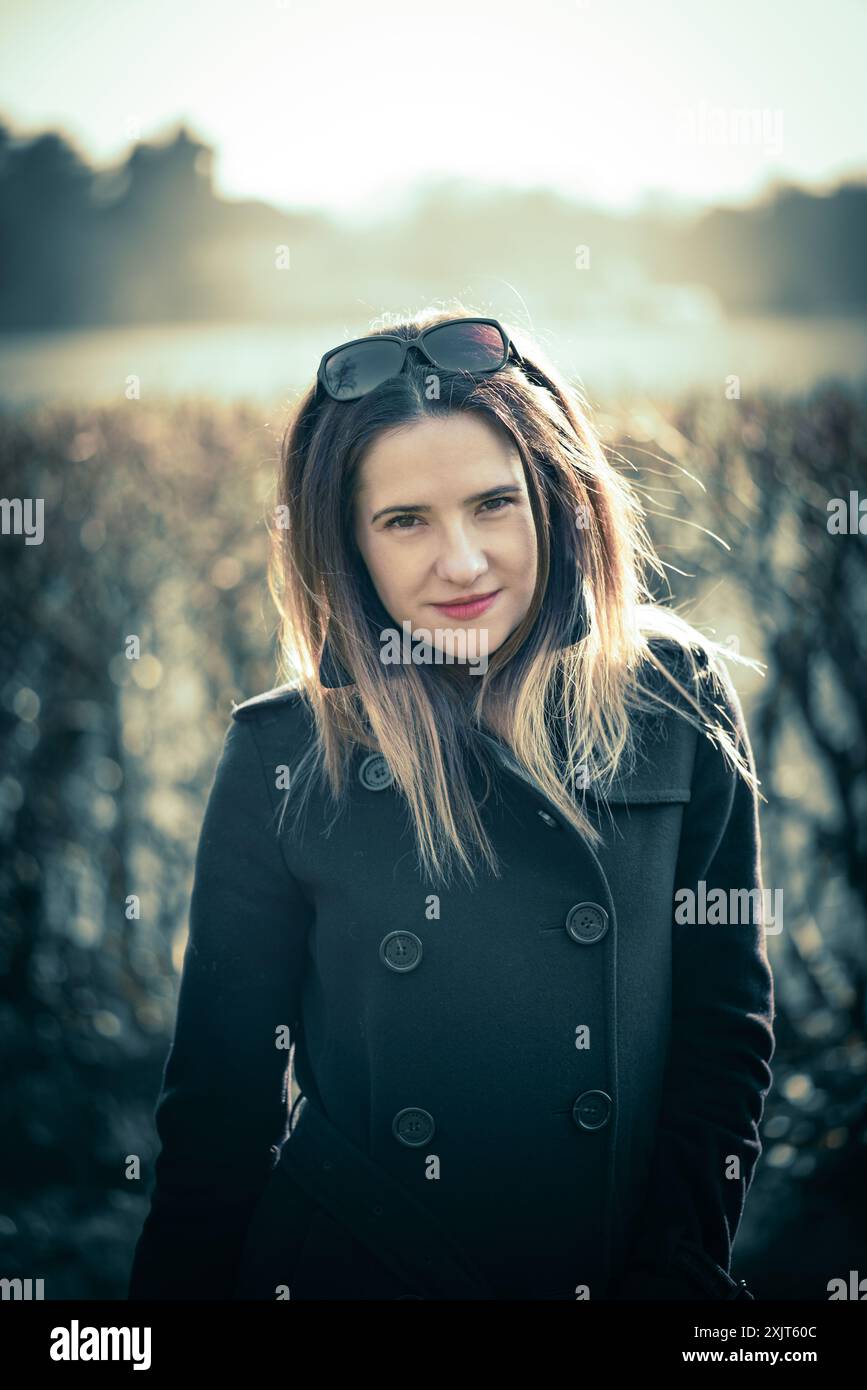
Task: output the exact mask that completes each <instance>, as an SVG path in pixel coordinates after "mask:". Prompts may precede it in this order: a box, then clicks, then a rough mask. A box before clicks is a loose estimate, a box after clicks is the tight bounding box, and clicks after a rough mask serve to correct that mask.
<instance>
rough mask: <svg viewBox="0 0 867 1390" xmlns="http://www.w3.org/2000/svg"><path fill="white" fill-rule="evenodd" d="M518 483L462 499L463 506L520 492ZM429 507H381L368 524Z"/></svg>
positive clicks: (408, 504)
mask: <svg viewBox="0 0 867 1390" xmlns="http://www.w3.org/2000/svg"><path fill="white" fill-rule="evenodd" d="M520 491H521V484H520V483H504V484H503V485H502V486H501V487H489V488H486V489H485V491H484V492H474V493H473V495H472V497H465V498H464V506H466V504H467V503H468V502H484V501H486V500H487V498H489V497H502V495H503V494H504V493H506V492H520ZM429 511H431V507H430V505H429V504H428V503H426V502H406V503H404V504H403V506H400V507H382V508H381V510H380V511H378V512H374V514H373V516H372V517H371V518H370V524H371V526H372V525H373V523H374V521H378V520H379V518H380V517H381V516H387V515H388V514H389V512H429Z"/></svg>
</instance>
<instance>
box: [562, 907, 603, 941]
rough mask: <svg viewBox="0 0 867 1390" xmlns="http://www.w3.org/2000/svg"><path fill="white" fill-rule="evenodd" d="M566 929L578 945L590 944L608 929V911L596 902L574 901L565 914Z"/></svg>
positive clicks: (598, 939)
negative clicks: (573, 904)
mask: <svg viewBox="0 0 867 1390" xmlns="http://www.w3.org/2000/svg"><path fill="white" fill-rule="evenodd" d="M566 930H567V932H568V933H569V935H570V936H571V938H572V940H573V941H577V942H578V943H579V945H581V946H592V945H593V944H594V942H596V941H601V940H602V938H603V936H604V935H605V933H606V932H607V930H608V913H607V912H606V911H605V908H604V907H600V906H599V904H598V903H576V904H575V906H574V907H570V909H569V912H568V914H567V916H566Z"/></svg>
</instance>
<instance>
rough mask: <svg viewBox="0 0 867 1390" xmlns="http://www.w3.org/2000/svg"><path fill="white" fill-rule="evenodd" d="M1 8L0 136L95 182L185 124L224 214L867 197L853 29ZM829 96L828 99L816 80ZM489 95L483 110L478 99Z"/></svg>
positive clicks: (394, 7) (578, 1)
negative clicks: (506, 202)
mask: <svg viewBox="0 0 867 1390" xmlns="http://www.w3.org/2000/svg"><path fill="white" fill-rule="evenodd" d="M205 13H206V20H205V21H204V22H203V11H202V10H201V9H199V8H198V7H195V8H193V7H190V8H188V9H185V8H184V7H183V6H178V5H176V4H169V3H168V0H152V2H151V3H149V4H148V5H147V6H146V7H144V8H143V7H142V6H141V5H139V4H136V3H134V0H113V3H107V0H84V2H83V3H80V4H78V5H76V6H75V7H71V6H68V5H67V4H64V3H63V0H21V3H8V4H7V5H6V6H5V7H4V14H3V18H2V41H3V49H4V54H5V57H6V64H5V69H6V71H5V80H4V83H3V95H2V101H0V119H2V120H4V121H6V122H7V123H8V124H9V125H10V126H11V128H12V131H13V134H14V136H15V137H16V138H21V137H24V138H26V137H28V136H32V135H35V134H37V133H39V132H42V131H44V130H48V129H57V130H59V131H61V132H62V133H63V134H64V135H65V136H66V137H67V138H68V139H69V140H70V141H71V142H72V143H73V145H74V146H75V148H76V149H77V150H78V152H79V154H80V155H81V157H82V158H84V159H85V160H86V161H88V162H90V163H93V164H94V165H96V166H97V167H100V168H102V167H110V166H111V165H113V164H115V163H119V162H121V161H122V160H123V159H124V158H125V157H126V156H127V155H128V154H129V152H130V149H131V148H132V146H133V144H134V143H135V142H136V140H142V141H144V142H147V143H162V141H164V140H165V139H167V138H169V136H170V134H171V132H172V131H174V130H175V129H176V128H177V127H178V126H179V125H180V124H183V125H185V126H186V127H187V129H188V130H189V131H190V133H191V135H192V136H193V137H194V138H196V139H199V140H201V141H203V142H204V143H205V144H207V145H209V146H210V147H212V148H213V150H214V152H215V157H214V189H215V192H216V193H217V194H218V195H219V196H222V197H226V198H231V199H242V198H258V199H262V200H264V201H266V202H270V203H273V204H274V205H275V206H277V207H283V208H289V207H291V208H296V209H299V210H303V209H314V208H316V209H322V210H325V211H329V212H331V213H332V214H334V215H338V216H341V215H342V216H350V217H361V218H370V217H373V216H375V215H383V214H389V213H394V212H398V211H400V210H401V208H402V207H403V205H404V203H405V200H406V198H407V196H414V195H415V193H416V191H417V190H418V189H419V188H420V186H421V185H422V184H424V183H426V182H428V181H437V180H441V179H455V180H457V181H463V182H465V183H468V184H474V183H479V184H483V185H485V186H490V185H494V186H497V185H499V186H503V187H507V188H511V189H537V190H538V189H545V190H550V191H552V192H555V193H560V194H562V195H564V196H566V197H570V198H574V199H577V200H579V201H582V202H589V203H591V204H595V205H596V206H600V207H608V208H610V209H613V210H619V211H623V212H628V211H634V210H637V209H638V208H640V207H643V206H646V205H647V204H648V203H650V204H654V203H658V204H659V205H660V206H671V207H673V208H677V207H683V208H684V209H685V210H688V209H689V208H691V207H698V206H701V205H705V204H710V203H715V204H732V203H745V202H748V201H750V200H751V199H754V198H756V197H757V196H760V195H761V194H762V193H763V192H764V191H765V190H766V189H767V188H768V187H769V186H770V185H772V184H774V183H779V182H793V183H800V184H803V185H804V186H806V187H809V188H811V189H813V190H815V191H822V190H823V189H828V190H830V188H832V187H833V186H834V185H835V184H836V183H838V182H839V181H841V180H847V179H854V178H856V177H859V176H861V177H863V176H865V173H867V159H865V139H864V131H865V129H867V89H865V84H864V82H863V76H862V71H861V69H862V55H863V53H864V52H865V51H867V10H865V8H864V7H862V6H859V5H858V4H857V3H855V0H829V3H828V4H826V5H825V6H823V7H822V10H821V12H817V11H816V10H815V8H814V7H812V6H809V7H808V6H807V5H806V4H797V5H794V6H791V7H789V8H788V9H787V10H786V11H785V14H784V22H783V23H781V22H780V21H781V13H780V11H779V9H778V8H776V7H772V6H770V5H768V4H766V5H765V6H763V7H762V6H758V7H757V6H756V5H755V4H751V3H749V0H732V3H730V4H729V5H727V6H726V7H725V8H724V9H722V10H717V11H709V10H707V9H700V10H696V9H695V7H694V6H690V5H689V4H688V3H687V0H668V3H663V4H662V5H661V6H660V5H657V6H654V7H652V8H647V7H644V6H642V5H641V4H640V3H639V0H621V3H617V4H603V3H602V0H574V2H573V3H558V2H557V0H539V2H538V3H537V4H535V5H532V6H521V7H519V8H515V9H512V8H508V7H507V8H501V6H500V5H499V4H497V3H496V0H472V3H470V5H469V6H467V5H466V3H465V4H464V5H462V6H461V5H458V4H457V3H455V0H443V3H441V4H440V5H438V6H437V7H436V9H435V10H432V11H430V14H429V21H428V17H426V15H425V14H424V13H422V12H420V11H418V10H414V9H407V8H406V7H405V6H403V5H401V4H399V3H397V0H377V3H375V4H374V5H372V6H371V5H367V6H365V7H364V8H363V10H361V9H359V8H358V7H356V6H351V5H346V4H337V5H331V6H330V7H328V8H327V9H326V8H322V7H320V6H319V5H318V4H316V3H314V0H295V3H292V4H288V3H284V2H283V0H254V2H253V3H251V4H248V5H245V6H244V7H243V8H242V7H240V6H238V5H236V4H230V3H228V0H215V2H214V3H213V4H209V5H208V7H207V10H206V12H205ZM830 74H833V80H831V78H830ZM485 83H488V84H489V88H490V90H489V92H486V91H485V90H484V86H483V84H485Z"/></svg>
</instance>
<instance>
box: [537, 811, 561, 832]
mask: <svg viewBox="0 0 867 1390" xmlns="http://www.w3.org/2000/svg"><path fill="white" fill-rule="evenodd" d="M536 814H537V815H538V817H539V819H540V820H543V821H544V822H545V824H546V825H550V826H551V828H552V830H557V829H558V828H559V827H558V824H557V822H556V821H555V819H554V817H553V816H549V815H548V812H547V811H537V812H536Z"/></svg>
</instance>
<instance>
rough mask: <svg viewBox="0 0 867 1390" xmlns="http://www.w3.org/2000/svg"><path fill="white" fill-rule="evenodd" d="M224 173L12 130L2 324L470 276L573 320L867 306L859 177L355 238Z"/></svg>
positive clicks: (419, 212)
mask: <svg viewBox="0 0 867 1390" xmlns="http://www.w3.org/2000/svg"><path fill="white" fill-rule="evenodd" d="M212 164H213V151H212V150H211V149H210V148H208V146H206V145H204V144H202V143H200V142H199V141H197V140H195V139H194V138H193V137H192V136H191V135H190V134H189V132H188V131H187V130H186V129H185V128H184V127H180V128H179V129H178V130H177V131H176V132H174V133H173V134H172V135H171V136H170V137H169V138H168V139H167V140H166V141H165V142H164V143H161V144H157V143H152V144H145V143H137V144H136V145H135V146H134V147H133V148H132V150H131V152H130V154H129V155H128V157H127V158H125V159H124V160H122V161H121V162H120V163H119V164H118V165H117V166H116V167H114V168H113V169H111V170H98V169H95V168H93V167H91V166H90V165H89V164H88V163H87V162H86V161H85V159H83V158H82V156H81V155H80V154H79V153H78V152H77V151H76V150H75V148H74V147H73V145H72V144H70V142H69V141H68V140H66V139H65V138H64V137H63V136H62V135H61V134H58V133H55V132H47V133H44V134H42V135H38V136H35V137H33V138H19V137H16V136H15V135H14V134H13V133H12V131H11V129H10V128H9V127H8V126H5V125H0V329H7V330H8V329H27V328H64V327H85V326H89V325H100V324H117V325H120V324H131V323H166V322H190V321H195V320H201V319H210V320H215V319H223V320H225V319H229V320H235V319H237V320H257V319H286V318H292V319H296V320H297V319H298V318H299V317H301V318H305V319H308V320H318V319H321V318H324V317H328V316H331V315H333V314H335V313H336V314H337V315H341V314H343V313H345V306H346V304H347V302H357V301H358V299H359V297H361V298H362V299H363V300H364V302H366V303H369V304H379V303H380V302H382V304H387V303H389V302H391V303H393V302H402V301H403V300H404V299H405V298H407V297H411V298H414V297H416V295H417V294H418V293H422V294H424V295H429V294H430V293H437V294H443V295H445V294H448V293H451V292H452V291H453V289H454V286H455V283H456V282H460V283H461V284H464V283H466V281H467V279H468V277H471V276H473V275H474V274H482V275H485V276H487V277H488V278H489V279H491V278H495V277H498V276H501V277H504V278H505V279H507V280H508V281H509V282H515V278H516V277H517V282H519V283H520V284H521V285H522V287H524V289H525V291H529V292H530V293H535V294H536V295H538V296H539V300H540V302H541V303H544V304H548V305H550V306H551V308H552V309H553V310H554V311H555V312H560V313H561V314H563V315H566V316H568V314H569V313H571V312H572V311H576V312H577V311H579V310H580V309H581V308H582V307H589V306H591V305H595V306H596V307H598V305H599V303H600V302H602V303H603V304H605V303H607V302H609V301H610V302H612V303H616V302H617V300H618V297H619V296H622V295H623V294H624V293H627V294H628V291H629V287H630V286H634V285H635V283H636V282H638V283H639V284H642V283H647V284H649V285H654V284H656V285H679V286H680V285H693V286H702V287H705V288H706V289H707V290H708V291H710V292H712V294H713V295H714V296H715V297H716V299H717V300H718V301H719V304H720V305H721V306H722V308H723V309H724V310H726V311H727V312H729V313H761V314H845V313H856V314H857V313H861V312H863V311H864V310H865V308H867V260H865V257H864V247H865V245H867V183H863V182H862V183H848V184H841V185H840V186H839V187H837V188H836V189H835V190H834V191H833V192H831V193H829V194H827V195H821V196H820V195H818V194H814V193H811V192H808V191H804V190H802V189H799V188H796V187H790V186H781V187H776V188H775V189H774V190H773V191H772V192H770V193H769V194H768V195H767V196H766V198H765V199H764V200H763V201H762V202H760V203H755V204H753V205H751V206H749V207H744V208H713V209H709V210H707V211H705V212H703V213H702V214H700V215H699V216H692V217H686V216H683V215H680V216H675V215H673V214H665V215H662V214H659V213H652V212H644V213H637V214H635V215H634V216H632V217H627V218H624V217H622V216H618V215H614V214H609V213H606V212H604V211H600V210H599V209H597V208H591V207H586V206H582V205H579V204H576V203H573V202H570V201H568V200H566V199H565V198H562V197H560V196H559V195H557V194H554V193H551V194H544V193H539V192H538V191H533V192H527V193H521V192H513V191H503V190H499V189H495V188H492V189H491V190H490V192H489V193H486V192H484V191H482V192H480V191H479V190H478V189H473V190H472V196H468V189H467V188H466V186H464V185H462V184H461V183H460V182H459V181H455V182H452V181H446V182H445V183H443V184H441V185H429V186H422V187H421V188H420V190H419V196H418V198H417V200H416V203H415V206H414V208H413V210H412V211H411V213H410V214H409V215H408V216H407V218H406V219H404V220H401V221H400V222H399V223H398V222H395V221H390V222H388V223H386V222H383V223H382V224H381V225H379V226H376V227H374V228H370V227H369V226H366V227H364V228H363V229H360V228H357V227H351V226H344V225H342V224H340V223H338V222H337V221H335V220H333V219H331V218H330V217H327V216H325V215H317V214H308V213H293V212H291V211H284V210H281V209H278V208H275V207H272V206H270V205H269V204H266V203H263V202H256V201H249V200H248V201H235V202H230V201H227V200H225V199H223V198H220V197H217V196H216V195H215V194H214V191H213V186H212ZM292 200H293V189H292V186H291V183H287V187H286V206H287V208H290V207H291V204H292ZM579 248H589V254H587V253H581V254H579ZM582 255H583V256H584V262H585V263H584V265H583V266H582V267H581V269H580V272H579V268H578V267H579V262H581V259H582ZM432 286H435V287H437V288H436V289H435V290H432V289H431V287H432Z"/></svg>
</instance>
